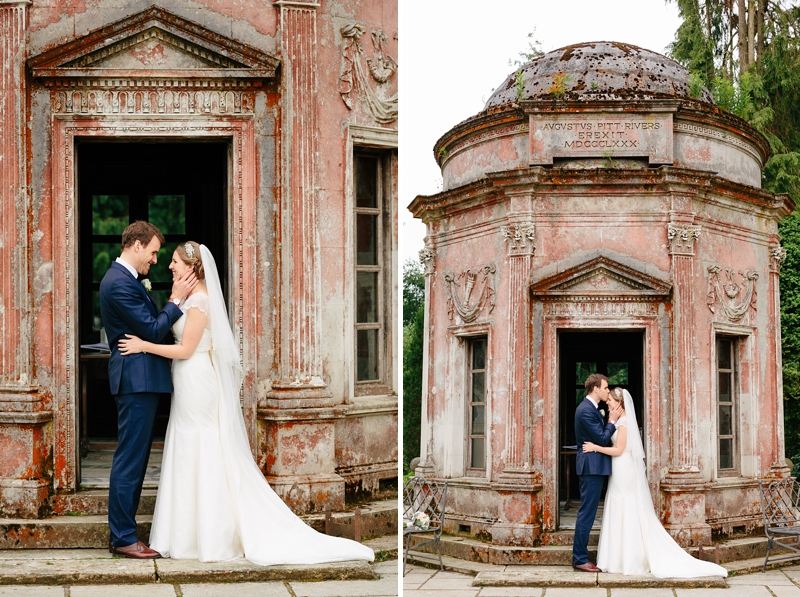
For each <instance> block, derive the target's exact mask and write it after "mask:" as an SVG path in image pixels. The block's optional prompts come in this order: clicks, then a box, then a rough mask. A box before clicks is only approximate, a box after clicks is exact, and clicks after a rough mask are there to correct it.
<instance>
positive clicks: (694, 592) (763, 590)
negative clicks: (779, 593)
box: [612, 587, 773, 597]
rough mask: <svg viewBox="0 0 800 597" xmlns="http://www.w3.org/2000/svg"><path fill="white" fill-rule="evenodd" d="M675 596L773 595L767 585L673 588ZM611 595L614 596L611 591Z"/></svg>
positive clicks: (735, 596) (761, 596) (762, 596)
mask: <svg viewBox="0 0 800 597" xmlns="http://www.w3.org/2000/svg"><path fill="white" fill-rule="evenodd" d="M675 595H676V597H773V595H772V593H771V592H770V591H769V589H767V587H746V588H744V587H737V588H735V589H675ZM612 597H616V595H614V594H613V591H612Z"/></svg>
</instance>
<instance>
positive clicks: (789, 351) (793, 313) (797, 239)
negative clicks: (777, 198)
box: [780, 211, 800, 466]
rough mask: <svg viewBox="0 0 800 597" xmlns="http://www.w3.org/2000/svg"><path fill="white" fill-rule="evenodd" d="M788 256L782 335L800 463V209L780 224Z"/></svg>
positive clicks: (787, 407) (793, 445) (794, 451)
mask: <svg viewBox="0 0 800 597" xmlns="http://www.w3.org/2000/svg"><path fill="white" fill-rule="evenodd" d="M780 234H781V241H782V245H783V247H784V248H785V249H786V260H785V261H784V262H783V266H782V267H781V277H780V288H781V339H782V345H783V346H782V348H783V350H782V361H783V398H784V434H785V441H786V455H787V456H788V457H789V458H791V459H792V461H793V462H794V463H795V466H800V212H798V211H795V212H794V213H793V214H792V215H791V216H789V217H788V218H786V219H784V220H783V221H782V222H781V224H780Z"/></svg>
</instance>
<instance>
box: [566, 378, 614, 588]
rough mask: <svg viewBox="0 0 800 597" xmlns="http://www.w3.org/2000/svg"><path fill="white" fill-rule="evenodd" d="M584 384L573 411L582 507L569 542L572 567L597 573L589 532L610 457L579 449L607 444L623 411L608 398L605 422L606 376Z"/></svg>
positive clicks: (590, 379)
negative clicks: (602, 409) (583, 392)
mask: <svg viewBox="0 0 800 597" xmlns="http://www.w3.org/2000/svg"><path fill="white" fill-rule="evenodd" d="M584 387H585V388H586V398H584V399H583V401H582V402H581V403H580V404H579V405H578V408H577V410H576V411H575V442H576V443H577V445H578V454H577V456H576V464H575V471H576V472H577V473H578V482H579V485H580V490H581V506H580V508H578V519H577V521H576V522H575V537H574V539H573V542H572V567H573V568H575V569H576V570H581V571H583V572H600V568H598V567H597V566H596V565H595V564H593V563H592V562H590V561H589V548H588V544H589V533H590V532H591V530H592V524H593V523H594V518H595V516H596V515H597V506H598V504H599V503H600V493H601V492H602V491H603V483H604V482H605V478H606V477H607V476H608V475H610V474H611V456H607V455H605V454H600V453H599V452H591V453H588V454H584V453H583V450H582V449H581V448H582V447H583V444H584V442H592V443H595V444H597V445H598V446H608V445H609V444H610V442H611V436H612V435H614V431H615V430H616V427H615V425H614V423H615V422H616V421H617V419H618V418H619V417H620V415H621V414H622V409H621V408H620V407H619V406H618V403H616V402H614V401H611V403H612V404H613V406H612V407H611V408H610V410H609V416H608V418H609V420H608V423H604V422H603V416H602V415H601V414H600V412H599V410H598V406H599V404H600V402H601V401H603V402H607V401H608V378H607V377H606V376H605V375H602V374H600V373H593V374H592V375H590V376H589V377H588V378H587V379H586V383H585V384H584Z"/></svg>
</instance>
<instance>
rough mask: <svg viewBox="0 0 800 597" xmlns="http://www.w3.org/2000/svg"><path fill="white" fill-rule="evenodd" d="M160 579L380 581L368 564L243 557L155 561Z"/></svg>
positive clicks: (170, 581)
mask: <svg viewBox="0 0 800 597" xmlns="http://www.w3.org/2000/svg"><path fill="white" fill-rule="evenodd" d="M155 567H156V569H157V571H158V578H159V580H160V581H161V582H168V583H197V582H203V581H206V582H209V581H213V582H247V581H271V580H272V581H284V580H291V581H330V580H377V579H378V575H377V574H376V573H375V571H373V570H372V567H371V566H370V565H369V563H368V562H364V561H352V562H333V563H330V564H315V565H303V566H298V565H291V566H290V565H282V566H259V565H257V564H253V563H252V562H250V561H249V560H246V559H244V558H238V559H236V560H231V561H228V562H200V561H198V560H173V559H170V558H164V559H161V560H155Z"/></svg>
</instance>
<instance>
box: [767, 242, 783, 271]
mask: <svg viewBox="0 0 800 597" xmlns="http://www.w3.org/2000/svg"><path fill="white" fill-rule="evenodd" d="M785 260H786V249H784V248H783V247H781V246H780V245H772V246H770V248H769V271H771V272H774V273H776V274H779V273H781V266H782V265H783V262H784V261H785Z"/></svg>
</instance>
